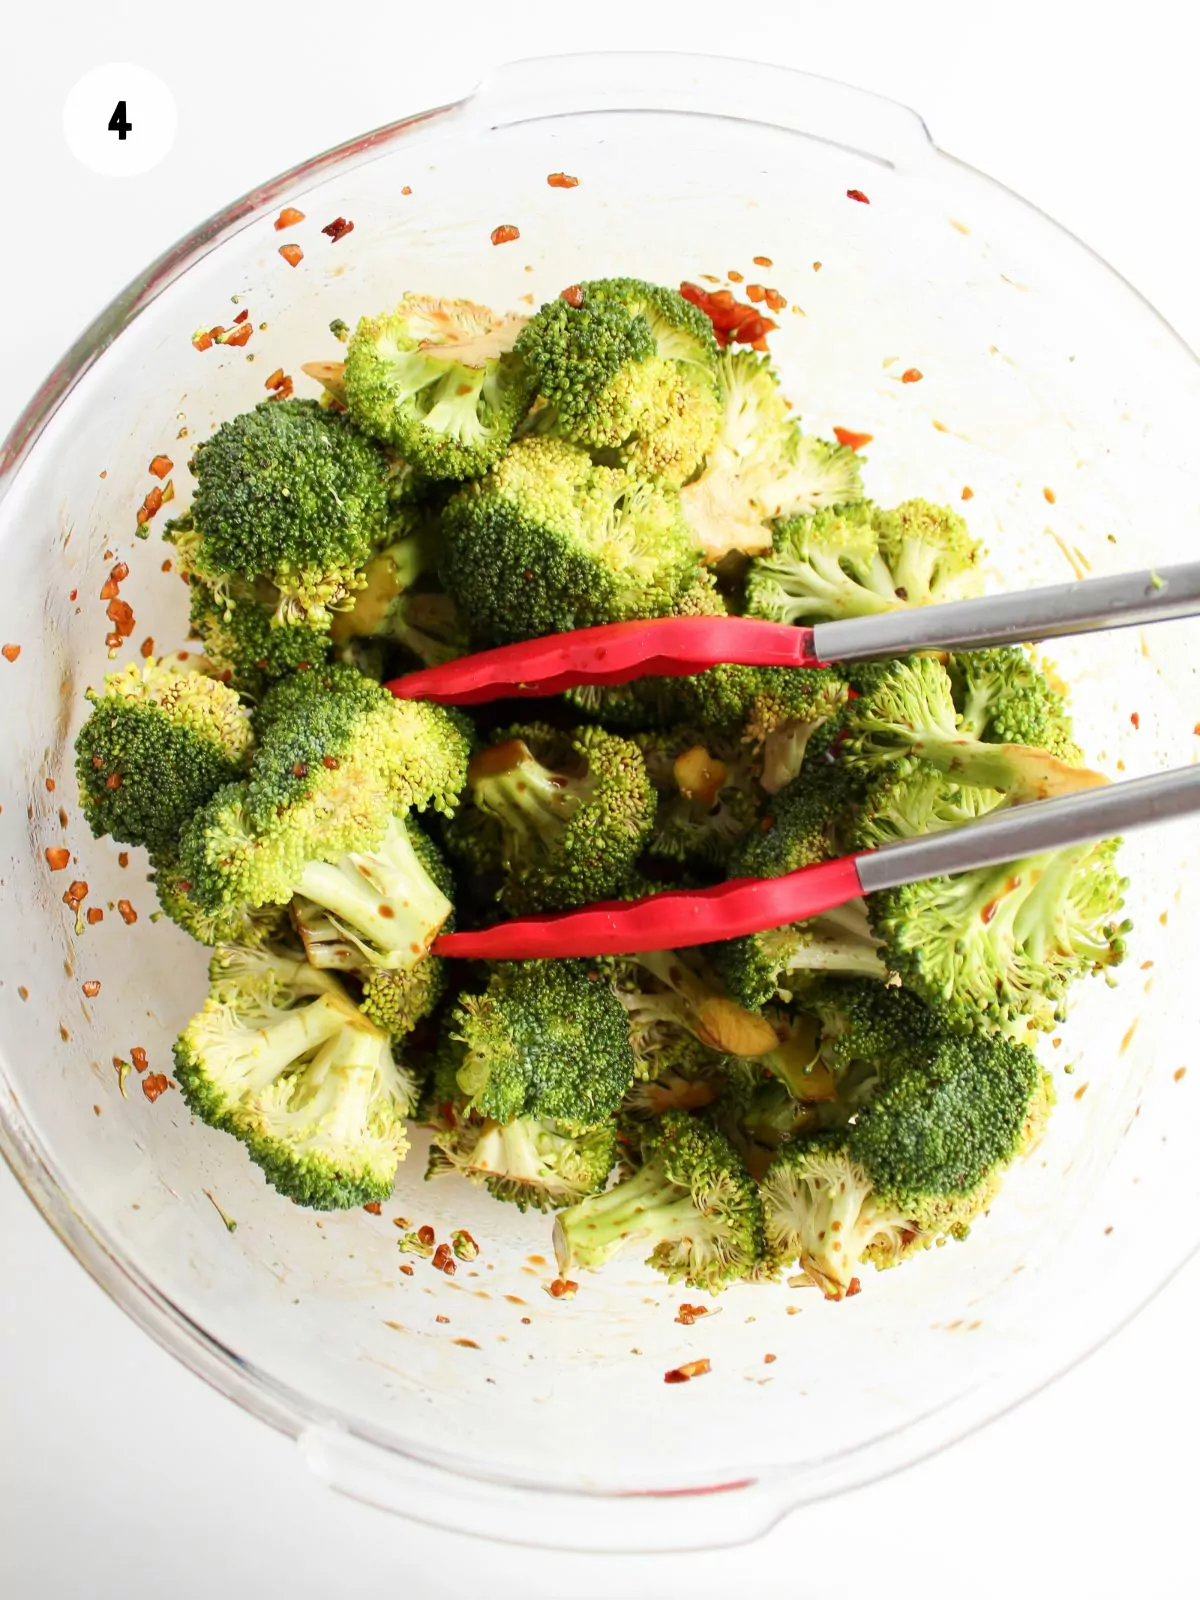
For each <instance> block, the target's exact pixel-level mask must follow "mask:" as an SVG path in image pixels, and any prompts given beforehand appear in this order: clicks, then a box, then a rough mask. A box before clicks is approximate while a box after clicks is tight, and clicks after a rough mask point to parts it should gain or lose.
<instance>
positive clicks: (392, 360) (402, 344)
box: [343, 294, 532, 479]
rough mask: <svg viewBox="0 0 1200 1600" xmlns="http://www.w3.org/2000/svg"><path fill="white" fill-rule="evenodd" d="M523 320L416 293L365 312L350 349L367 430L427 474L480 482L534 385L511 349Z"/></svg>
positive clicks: (357, 403) (351, 385)
mask: <svg viewBox="0 0 1200 1600" xmlns="http://www.w3.org/2000/svg"><path fill="white" fill-rule="evenodd" d="M523 326H524V318H522V317H498V316H496V315H495V313H494V312H492V311H489V310H488V308H487V307H486V306H480V305H476V304H474V302H473V301H470V300H440V299H437V298H435V297H433V296H431V295H423V294H408V295H405V296H404V298H403V299H402V300H401V301H400V303H399V305H398V306H397V307H396V308H395V310H394V311H390V312H385V313H383V314H382V315H381V316H378V317H364V318H363V319H362V321H361V322H360V323H359V325H358V327H357V328H356V329H355V332H354V335H353V337H352V338H351V340H350V343H349V345H348V347H347V350H346V366H345V372H344V374H343V381H344V384H345V399H346V405H347V406H348V407H349V411H350V415H351V417H352V418H353V420H354V421H355V422H356V423H357V424H358V426H359V427H360V428H362V430H363V432H364V433H368V434H370V435H371V436H372V437H373V438H375V439H381V440H383V441H384V442H385V443H386V444H389V445H392V446H394V447H395V448H396V449H397V450H398V451H399V452H400V454H401V455H402V456H403V457H404V459H405V461H406V462H408V463H410V464H411V465H412V466H413V467H414V468H416V470H417V471H418V472H419V473H421V474H422V475H423V476H425V477H426V478H434V479H447V478H448V479H458V478H474V477H479V476H481V475H482V474H483V473H485V472H486V471H487V470H488V468H489V467H490V466H492V465H493V464H494V463H495V462H496V461H497V460H499V458H500V456H501V455H502V454H503V453H504V451H505V450H506V449H507V447H508V443H509V441H510V440H511V438H512V436H513V431H514V429H515V428H516V426H517V423H518V422H519V421H520V420H521V418H522V417H523V416H524V414H525V411H526V408H527V407H528V405H529V400H530V396H531V389H532V384H531V380H530V378H529V377H528V375H527V373H526V369H525V365H524V363H523V362H522V360H521V359H520V357H519V356H518V355H516V354H514V351H513V345H514V343H515V342H516V339H517V335H518V334H519V333H520V331H521V329H522V327H523Z"/></svg>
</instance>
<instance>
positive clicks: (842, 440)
mask: <svg viewBox="0 0 1200 1600" xmlns="http://www.w3.org/2000/svg"><path fill="white" fill-rule="evenodd" d="M833 437H834V438H835V439H836V440H837V442H838V443H839V444H844V445H845V446H846V448H847V449H848V450H861V449H862V447H863V446H864V445H865V444H870V442H871V440H872V439H873V438H874V437H875V435H874V434H873V433H855V431H854V429H853V428H835V429H834V430H833Z"/></svg>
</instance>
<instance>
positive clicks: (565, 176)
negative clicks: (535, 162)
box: [546, 172, 579, 189]
mask: <svg viewBox="0 0 1200 1600" xmlns="http://www.w3.org/2000/svg"><path fill="white" fill-rule="evenodd" d="M546 182H547V183H548V184H549V185H550V187H551V188H552V189H578V187H579V179H578V178H572V177H571V176H570V174H569V173H566V172H550V173H547V175H546Z"/></svg>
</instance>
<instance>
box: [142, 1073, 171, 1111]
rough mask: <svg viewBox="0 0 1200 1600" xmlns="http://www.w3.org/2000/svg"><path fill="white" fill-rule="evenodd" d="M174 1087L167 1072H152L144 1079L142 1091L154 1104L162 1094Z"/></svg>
mask: <svg viewBox="0 0 1200 1600" xmlns="http://www.w3.org/2000/svg"><path fill="white" fill-rule="evenodd" d="M172 1087H173V1085H172V1083H171V1080H170V1078H168V1077H167V1075H166V1073H165V1072H151V1073H150V1074H149V1076H147V1077H145V1078H143V1079H142V1093H143V1094H144V1095H145V1096H146V1099H147V1100H149V1102H150V1104H151V1105H153V1104H154V1102H155V1101H156V1100H157V1099H158V1097H159V1095H160V1094H165V1093H166V1091H167V1090H168V1089H170V1088H172Z"/></svg>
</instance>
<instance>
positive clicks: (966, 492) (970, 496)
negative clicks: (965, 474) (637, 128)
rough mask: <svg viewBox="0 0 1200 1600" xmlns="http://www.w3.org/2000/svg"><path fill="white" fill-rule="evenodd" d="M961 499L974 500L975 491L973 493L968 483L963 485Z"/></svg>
mask: <svg viewBox="0 0 1200 1600" xmlns="http://www.w3.org/2000/svg"><path fill="white" fill-rule="evenodd" d="M962 498H963V499H964V500H974V498H975V491H974V489H972V487H971V485H970V484H969V483H964V484H963V488H962Z"/></svg>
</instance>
